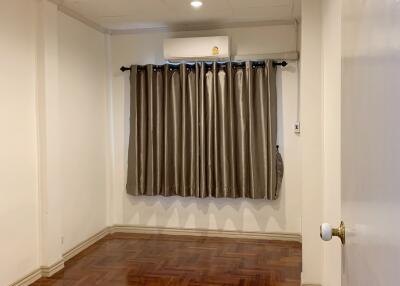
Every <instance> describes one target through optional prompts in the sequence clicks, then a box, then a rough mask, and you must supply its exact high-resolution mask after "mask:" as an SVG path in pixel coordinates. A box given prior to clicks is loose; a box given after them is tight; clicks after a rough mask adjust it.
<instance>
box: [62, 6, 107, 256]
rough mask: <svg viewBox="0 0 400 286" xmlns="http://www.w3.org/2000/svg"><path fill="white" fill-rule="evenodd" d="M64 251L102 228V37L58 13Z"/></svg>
mask: <svg viewBox="0 0 400 286" xmlns="http://www.w3.org/2000/svg"><path fill="white" fill-rule="evenodd" d="M58 34H59V35H58V38H59V42H58V47H59V130H58V131H59V141H60V150H61V152H60V163H61V166H60V171H61V173H62V177H61V182H60V186H61V188H62V193H63V202H62V208H63V212H62V215H63V237H64V245H63V250H64V252H65V251H67V250H69V249H70V248H72V247H74V246H76V245H77V244H78V243H80V242H82V241H84V240H85V239H87V238H88V237H90V236H92V235H93V234H95V233H97V232H99V231H100V230H102V229H104V227H105V226H106V196H107V191H108V190H107V165H106V164H107V163H108V162H107V159H106V154H107V153H106V152H107V150H106V148H107V147H108V146H107V140H108V138H107V136H108V134H107V123H108V118H107V106H106V103H107V90H106V88H107V83H106V80H107V71H106V68H107V65H106V62H107V59H106V56H107V53H106V36H105V35H104V34H103V33H100V32H97V31H95V30H93V29H92V28H90V27H88V26H87V25H85V24H82V23H81V22H78V21H77V20H75V19H73V18H71V17H69V16H67V15H65V14H63V13H61V12H59V13H58Z"/></svg>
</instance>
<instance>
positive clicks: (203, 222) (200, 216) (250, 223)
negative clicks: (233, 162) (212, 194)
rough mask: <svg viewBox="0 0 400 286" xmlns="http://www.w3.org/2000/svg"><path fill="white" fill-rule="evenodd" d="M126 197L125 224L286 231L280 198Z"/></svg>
mask: <svg viewBox="0 0 400 286" xmlns="http://www.w3.org/2000/svg"><path fill="white" fill-rule="evenodd" d="M125 195H126V200H125V206H124V209H125V212H124V216H125V217H124V222H125V223H126V224H132V225H141V226H156V227H174V228H196V229H211V230H233V231H262V232H263V231H268V232H281V231H284V230H286V215H285V211H284V206H283V205H282V201H283V200H282V198H280V199H278V200H276V201H266V200H252V199H226V198H218V199H215V198H205V199H200V198H190V197H185V198H184V197H177V196H175V197H162V196H156V197H135V196H131V195H128V194H125Z"/></svg>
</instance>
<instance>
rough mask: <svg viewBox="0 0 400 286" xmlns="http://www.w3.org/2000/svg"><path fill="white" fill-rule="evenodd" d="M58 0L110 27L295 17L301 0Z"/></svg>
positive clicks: (290, 18)
mask: <svg viewBox="0 0 400 286" xmlns="http://www.w3.org/2000/svg"><path fill="white" fill-rule="evenodd" d="M202 1H203V6H202V7H201V8H199V9H193V8H192V7H191V5H190V0H58V1H57V2H58V3H59V4H60V5H61V7H63V8H66V9H68V10H70V11H72V12H74V13H76V14H79V15H80V16H82V17H84V18H86V19H88V20H90V21H92V22H94V23H96V24H98V25H100V26H102V27H103V28H106V29H109V30H127V29H143V28H161V27H163V28H164V27H174V26H182V25H212V24H232V23H235V24H238V23H241V22H260V21H275V20H294V19H296V18H298V17H299V14H300V4H299V3H300V0H202Z"/></svg>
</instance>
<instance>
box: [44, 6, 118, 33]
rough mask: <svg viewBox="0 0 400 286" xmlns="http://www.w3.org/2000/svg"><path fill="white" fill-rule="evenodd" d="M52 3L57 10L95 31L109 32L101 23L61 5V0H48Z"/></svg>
mask: <svg viewBox="0 0 400 286" xmlns="http://www.w3.org/2000/svg"><path fill="white" fill-rule="evenodd" d="M48 1H50V2H52V3H54V4H56V5H57V7H58V10H59V11H60V12H62V13H64V14H65V15H68V16H70V17H72V18H74V19H75V20H78V21H79V22H82V23H83V24H85V25H87V26H89V27H91V28H93V29H95V30H96V31H98V32H100V33H104V34H110V31H109V30H108V29H106V28H104V27H102V26H101V25H99V24H97V23H95V22H93V21H92V20H90V19H87V18H86V17H84V16H82V15H81V14H79V13H77V12H75V11H72V10H71V9H69V8H67V7H64V6H63V5H62V2H63V1H62V0H48Z"/></svg>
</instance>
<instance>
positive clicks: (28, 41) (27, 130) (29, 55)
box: [0, 0, 39, 285]
mask: <svg viewBox="0 0 400 286" xmlns="http://www.w3.org/2000/svg"><path fill="white" fill-rule="evenodd" d="M36 11H37V3H36V2H35V1H24V0H13V1H1V2H0V37H1V44H0V63H1V64H0V130H1V134H2V136H1V140H0V178H1V179H0V194H1V199H0V229H1V235H0V285H8V284H10V283H11V282H14V281H15V280H16V279H18V278H20V277H21V276H23V275H26V274H28V273H29V272H31V271H33V270H34V269H36V268H37V267H38V265H39V245H38V244H39V242H38V236H39V226H38V208H39V206H38V181H37V136H36V20H37V19H36Z"/></svg>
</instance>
